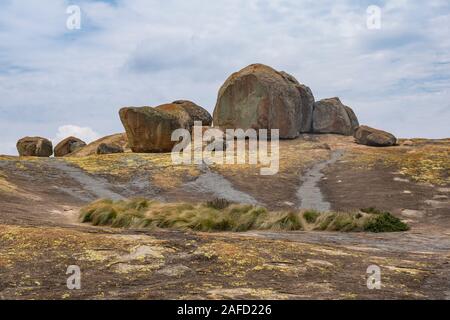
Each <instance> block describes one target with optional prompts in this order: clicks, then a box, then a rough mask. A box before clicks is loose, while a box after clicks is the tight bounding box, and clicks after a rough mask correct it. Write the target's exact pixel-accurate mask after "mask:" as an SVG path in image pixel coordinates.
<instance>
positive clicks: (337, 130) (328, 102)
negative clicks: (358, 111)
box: [313, 98, 359, 136]
mask: <svg viewBox="0 0 450 320" xmlns="http://www.w3.org/2000/svg"><path fill="white" fill-rule="evenodd" d="M358 126H359V122H358V118H357V117H356V115H355V113H354V112H353V110H352V109H351V108H350V107H347V106H345V105H343V104H342V102H341V100H340V99H339V98H330V99H324V100H321V101H317V102H316V103H315V105H314V113H313V132H314V133H334V134H342V135H346V136H351V135H353V133H354V131H355V130H356V129H357V128H358Z"/></svg>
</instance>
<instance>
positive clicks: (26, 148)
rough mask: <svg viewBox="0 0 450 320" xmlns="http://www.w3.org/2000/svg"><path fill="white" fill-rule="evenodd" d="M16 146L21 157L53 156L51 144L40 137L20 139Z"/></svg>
mask: <svg viewBox="0 0 450 320" xmlns="http://www.w3.org/2000/svg"><path fill="white" fill-rule="evenodd" d="M16 146H17V151H18V152H19V155H20V156H22V157H50V156H51V155H52V154H53V145H52V142H51V141H50V140H48V139H45V138H41V137H25V138H22V139H20V140H19V141H17V145H16Z"/></svg>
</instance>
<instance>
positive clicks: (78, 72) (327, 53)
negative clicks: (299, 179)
mask: <svg viewBox="0 0 450 320" xmlns="http://www.w3.org/2000/svg"><path fill="white" fill-rule="evenodd" d="M69 4H71V5H72V4H75V5H80V7H81V9H82V23H81V30H78V31H77V30H73V31H71V30H68V29H67V28H66V19H67V17H68V15H67V14H66V8H67V6H68V5H69ZM372 4H376V5H379V6H380V7H381V9H382V28H381V30H368V29H367V28H366V9H367V7H368V6H369V5H372ZM449 25H450V4H449V2H448V1H447V0H432V1H427V2H426V3H424V2H419V1H417V2H413V1H406V0H386V1H381V0H376V1H372V0H362V1H351V0H342V1H331V0H324V1H312V0H302V1H300V0H283V1H281V0H273V1H268V0H247V1H245V0H216V1H204V0H190V1H183V0H172V1H165V2H162V1H159V0H115V1H106V0H105V1H87V0H78V1H77V0H71V1H66V0H49V1H45V2H43V1H41V0H8V1H2V2H0V97H1V99H0V126H1V127H2V129H3V128H7V132H6V133H5V135H4V136H2V139H4V141H2V142H1V143H0V153H7V152H8V153H9V152H12V151H14V150H13V149H12V147H11V146H13V145H14V144H15V141H17V139H18V138H19V137H21V136H25V135H31V134H39V135H44V136H45V135H47V136H50V137H52V136H53V135H54V134H55V132H56V131H57V130H58V128H59V127H60V126H62V125H64V124H67V123H76V124H78V125H79V126H81V127H89V128H92V129H93V130H94V131H95V132H98V133H99V134H105V135H106V134H111V133H116V132H123V130H124V129H123V127H122V125H121V123H120V120H119V118H118V115H117V112H118V110H119V108H120V107H122V106H132V105H134V106H140V105H158V104H161V103H165V102H168V101H174V100H177V99H189V100H193V101H195V102H196V103H198V104H200V105H202V106H204V107H205V108H206V109H208V110H209V111H213V109H214V105H215V102H216V101H215V100H216V97H217V91H218V89H219V87H220V86H221V84H222V83H223V82H224V81H225V79H226V78H227V77H228V76H229V75H230V74H231V73H232V72H235V71H237V70H239V69H241V68H243V67H245V66H246V65H248V64H250V63H255V62H260V63H265V64H269V65H272V66H273V67H275V68H276V69H280V70H285V71H287V72H289V73H291V74H293V75H294V76H296V77H297V78H298V79H299V80H300V81H302V82H304V83H306V84H308V85H309V86H310V87H311V88H312V90H313V91H314V93H315V96H316V98H318V99H321V98H325V97H330V96H340V97H341V98H342V100H343V101H344V102H345V103H347V104H348V105H351V106H352V107H353V108H354V109H355V111H356V113H357V114H358V116H359V118H360V120H361V122H362V123H368V124H372V125H374V126H377V127H380V128H381V129H389V130H391V131H392V132H393V133H394V134H396V135H398V136H403V137H408V136H424V137H432V138H438V137H448V136H450V130H449V127H448V123H449V122H450V119H449V116H450V115H449V110H450V69H449V68H448V63H449V62H450V37H448V33H449V29H448V26H449ZM400 119H401V121H400ZM418 123H420V124H421V126H418V125H417V124H418Z"/></svg>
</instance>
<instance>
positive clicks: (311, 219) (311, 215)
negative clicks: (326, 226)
mask: <svg viewBox="0 0 450 320" xmlns="http://www.w3.org/2000/svg"><path fill="white" fill-rule="evenodd" d="M319 216H320V213H319V212H317V211H314V210H308V211H305V212H304V213H303V218H305V220H306V222H308V223H316V221H317V218H318V217H319Z"/></svg>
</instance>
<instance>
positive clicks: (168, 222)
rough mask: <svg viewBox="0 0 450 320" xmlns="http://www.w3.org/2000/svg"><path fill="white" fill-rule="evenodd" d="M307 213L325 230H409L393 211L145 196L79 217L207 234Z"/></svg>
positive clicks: (266, 226)
mask: <svg viewBox="0 0 450 320" xmlns="http://www.w3.org/2000/svg"><path fill="white" fill-rule="evenodd" d="M301 217H303V218H304V219H305V221H306V223H308V225H309V226H312V229H314V230H321V231H325V230H326V231H344V232H350V231H368V232H392V231H405V230H408V227H407V226H406V225H405V224H404V223H403V222H401V221H400V220H399V219H397V218H395V217H393V216H392V215H390V214H389V213H381V214H380V213H360V212H356V213H320V212H316V211H312V210H309V211H304V212H302V211H280V212H269V211H268V210H267V209H265V208H262V207H258V206H253V205H242V204H231V203H228V202H227V201H224V200H220V199H219V200H213V201H212V202H208V203H199V204H188V203H161V202H157V201H151V200H146V199H132V200H126V201H115V202H114V201H111V200H99V201H95V202H93V203H91V204H89V205H87V206H85V207H84V208H82V209H81V211H80V220H81V222H83V223H91V224H93V225H95V226H110V227H114V228H148V229H158V228H160V229H176V230H195V231H204V232H220V231H234V232H245V231H249V230H276V231H298V230H304V225H303V224H302V219H301Z"/></svg>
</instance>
